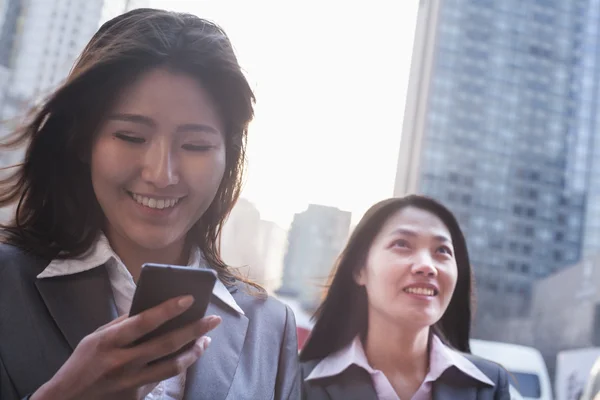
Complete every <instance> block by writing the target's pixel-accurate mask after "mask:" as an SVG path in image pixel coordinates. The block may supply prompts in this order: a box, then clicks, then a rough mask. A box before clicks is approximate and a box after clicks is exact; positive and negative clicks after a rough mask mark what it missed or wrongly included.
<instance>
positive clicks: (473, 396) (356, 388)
mask: <svg viewBox="0 0 600 400" xmlns="http://www.w3.org/2000/svg"><path fill="white" fill-rule="evenodd" d="M463 355H464V356H465V357H467V358H468V359H469V361H471V362H472V363H473V364H475V366H476V367H477V368H479V370H480V371H481V372H483V373H484V374H485V375H486V376H487V377H488V378H490V380H491V381H492V382H494V384H495V386H489V385H487V384H485V383H482V382H480V381H478V380H476V379H473V378H471V377H470V376H468V375H466V374H464V373H463V372H461V371H460V370H459V369H458V368H449V369H448V370H446V372H444V373H443V374H442V376H440V377H439V379H438V380H437V381H435V382H434V383H433V393H432V398H433V400H458V399H460V400H510V394H509V388H508V386H509V385H508V373H507V372H506V370H505V369H504V368H502V367H501V366H500V365H498V364H496V363H493V362H491V361H487V360H483V359H481V358H479V357H475V356H472V355H469V354H463ZM319 361H321V360H311V361H307V362H303V363H302V364H301V367H300V368H301V374H302V381H303V389H302V399H304V400H377V394H376V392H375V388H374V387H373V384H372V381H371V376H370V375H369V373H368V372H367V371H365V370H364V369H363V368H361V367H358V366H356V365H352V366H351V367H350V368H347V369H346V370H345V371H344V372H343V373H341V374H339V375H336V376H333V377H330V378H324V379H315V380H311V381H308V382H305V381H304V378H306V377H307V376H308V375H309V374H310V372H311V371H312V370H313V369H314V368H315V367H316V366H317V364H318V363H319Z"/></svg>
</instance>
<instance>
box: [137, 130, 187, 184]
mask: <svg viewBox="0 0 600 400" xmlns="http://www.w3.org/2000/svg"><path fill="white" fill-rule="evenodd" d="M142 180H144V181H145V182H147V183H149V184H151V185H153V186H155V187H156V188H158V189H164V188H166V187H168V186H171V185H176V184H177V183H179V171H178V165H177V157H176V155H174V154H173V151H172V148H171V144H170V143H169V142H168V141H167V140H155V141H153V142H152V143H150V145H149V146H148V150H147V151H146V154H145V155H144V162H143V167H142Z"/></svg>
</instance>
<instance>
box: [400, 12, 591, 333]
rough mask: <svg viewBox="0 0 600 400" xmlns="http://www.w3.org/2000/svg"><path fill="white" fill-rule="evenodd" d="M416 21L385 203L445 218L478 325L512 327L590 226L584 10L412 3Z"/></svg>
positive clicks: (574, 255) (575, 252)
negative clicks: (470, 272)
mask: <svg viewBox="0 0 600 400" xmlns="http://www.w3.org/2000/svg"><path fill="white" fill-rule="evenodd" d="M419 12H420V14H419V21H418V25H417V36H416V39H415V50H414V54H413V66H412V71H411V83H410V85H411V86H410V87H409V95H408V98H407V109H406V113H405V123H404V129H403V137H402V144H401V151H400V160H399V166H398V176H397V182H396V195H403V194H405V193H407V192H419V193H423V194H426V195H429V196H431V197H434V198H436V199H438V200H441V201H442V202H443V203H444V204H446V205H447V206H448V207H449V208H450V209H452V210H453V211H454V212H455V213H456V215H457V217H458V218H459V221H460V223H461V226H462V227H463V229H464V231H465V233H466V236H467V241H468V244H469V250H470V255H471V261H472V265H473V268H474V271H475V277H476V282H477V287H478V290H477V313H478V316H477V319H478V320H480V321H481V320H482V318H486V317H487V318H493V319H498V318H502V317H520V316H526V315H527V312H528V305H529V300H530V296H531V288H532V282H533V281H535V280H536V279H538V278H541V277H544V276H547V275H548V274H551V273H552V272H554V271H556V270H557V269H560V268H562V267H564V266H566V265H569V264H573V263H575V262H576V261H578V260H579V258H580V257H581V252H582V243H583V233H584V232H586V231H594V229H595V226H598V227H600V204H597V205H594V206H593V207H589V208H590V209H591V208H597V209H598V210H597V212H598V214H599V218H597V219H596V221H597V222H596V225H593V226H592V225H589V224H588V225H586V224H585V220H586V218H585V216H586V210H587V207H588V204H587V203H588V198H589V196H588V192H589V187H590V184H591V179H592V178H593V177H592V176H591V174H590V170H591V167H592V162H593V160H594V158H593V157H592V156H593V154H594V144H595V143H594V137H593V136H594V135H593V132H594V131H595V129H597V127H596V120H597V117H596V115H598V107H597V100H598V99H597V97H598V84H597V82H598V80H599V78H600V76H599V73H600V68H598V54H599V47H598V24H600V16H599V4H598V0H569V1H564V0H495V1H494V0H437V1H426V0H422V1H421V5H420V11H419ZM597 141H600V137H599V138H598V140H597ZM596 147H598V148H600V143H597V144H596ZM599 155H600V154H599ZM596 163H598V164H599V166H600V162H598V161H597V162H596ZM598 186H599V189H600V177H599V183H598ZM588 212H589V211H588ZM598 234H600V229H599V230H598ZM594 246H597V248H599V249H600V236H599V237H598V239H597V241H596V242H595V243H590V244H589V247H590V248H593V247H594ZM483 325H484V324H476V332H479V334H480V335H481V336H486V332H485V327H484V326H483Z"/></svg>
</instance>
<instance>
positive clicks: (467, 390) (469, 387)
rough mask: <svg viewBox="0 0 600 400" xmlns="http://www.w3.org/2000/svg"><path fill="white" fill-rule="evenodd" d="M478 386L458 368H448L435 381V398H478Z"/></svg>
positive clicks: (436, 399)
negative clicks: (458, 370) (458, 371)
mask: <svg viewBox="0 0 600 400" xmlns="http://www.w3.org/2000/svg"><path fill="white" fill-rule="evenodd" d="M477 388H478V386H477V385H475V384H474V383H473V381H472V380H469V379H467V378H466V377H465V376H464V375H462V374H461V373H457V370H456V368H454V367H451V368H449V369H447V370H446V371H445V372H444V373H443V374H442V376H440V377H439V378H438V380H436V381H435V382H433V388H432V392H433V393H432V399H433V400H455V399H461V400H477Z"/></svg>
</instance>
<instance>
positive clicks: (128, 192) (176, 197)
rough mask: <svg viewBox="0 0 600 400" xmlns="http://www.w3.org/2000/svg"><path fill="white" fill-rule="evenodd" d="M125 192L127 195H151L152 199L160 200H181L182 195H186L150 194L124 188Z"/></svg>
mask: <svg viewBox="0 0 600 400" xmlns="http://www.w3.org/2000/svg"><path fill="white" fill-rule="evenodd" d="M125 191H126V192H127V194H128V195H130V196H131V195H133V194H135V195H137V196H142V197H151V198H153V199H161V200H165V199H178V200H182V199H183V198H184V197H186V196H185V195H178V194H171V195H168V196H167V195H164V194H163V195H160V194H152V193H143V192H133V191H131V190H125Z"/></svg>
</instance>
